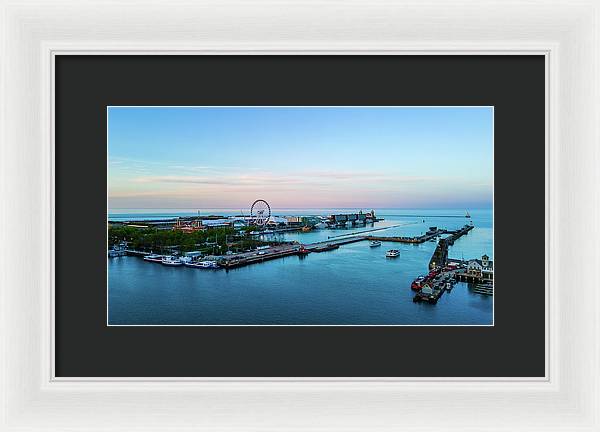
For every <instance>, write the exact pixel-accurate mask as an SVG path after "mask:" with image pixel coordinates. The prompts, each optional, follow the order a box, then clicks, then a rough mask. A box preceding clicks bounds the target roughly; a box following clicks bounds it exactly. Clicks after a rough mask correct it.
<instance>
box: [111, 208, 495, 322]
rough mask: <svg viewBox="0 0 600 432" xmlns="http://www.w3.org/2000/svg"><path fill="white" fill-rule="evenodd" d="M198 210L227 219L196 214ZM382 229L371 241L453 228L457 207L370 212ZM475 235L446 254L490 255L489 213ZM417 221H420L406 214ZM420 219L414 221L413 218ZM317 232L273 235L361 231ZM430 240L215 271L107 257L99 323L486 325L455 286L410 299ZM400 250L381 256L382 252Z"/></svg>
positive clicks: (485, 300) (458, 221) (478, 220)
mask: <svg viewBox="0 0 600 432" xmlns="http://www.w3.org/2000/svg"><path fill="white" fill-rule="evenodd" d="M333 210H334V209H327V210H314V209H312V210H287V211H283V210H282V211H274V212H273V213H274V214H281V215H283V214H288V215H291V214H330V213H331V212H332V211H333ZM203 213H204V214H209V213H218V214H236V213H238V212H235V211H234V212H231V211H229V212H228V211H216V210H215V211H212V210H211V211H205V212H203ZM376 213H377V215H378V216H379V217H384V218H385V221H383V222H378V223H375V224H374V226H373V228H381V227H389V226H393V225H399V224H401V225H402V226H399V227H396V228H389V229H386V230H383V231H378V232H375V233H374V234H377V235H381V236H392V235H408V236H413V235H418V234H420V233H422V232H424V231H426V230H427V228H428V227H429V226H438V227H441V228H448V229H455V228H459V227H461V226H463V225H464V224H465V223H466V221H467V219H465V218H464V217H442V216H447V215H455V216H464V210H456V211H453V210H385V209H383V210H379V211H377V210H376ZM470 213H471V216H472V220H473V223H474V225H475V229H473V230H472V231H471V232H470V233H469V234H468V235H467V236H464V237H462V238H461V239H459V240H458V241H457V242H456V243H455V245H454V246H453V247H451V248H450V257H453V258H462V257H464V258H465V259H468V258H479V257H481V255H483V254H484V253H485V254H487V255H489V256H490V257H493V244H492V242H493V234H492V212H491V210H473V211H470ZM183 214H190V215H193V214H197V213H196V212H195V211H189V212H185V211H181V210H179V211H168V210H165V211H161V212H154V213H152V212H149V211H147V210H146V211H138V212H137V213H135V214H132V213H125V212H123V213H120V214H117V213H114V214H113V213H111V214H110V215H109V219H111V220H115V219H116V218H117V217H121V218H123V219H125V218H133V219H140V218H141V215H143V217H146V218H157V216H162V217H173V216H176V215H183ZM414 215H422V216H424V217H416V216H414ZM423 220H424V222H423ZM369 228H370V227H366V228H365V227H360V228H353V229H347V230H340V229H337V230H318V231H312V232H309V233H289V234H286V235H281V236H278V237H277V238H281V239H285V240H298V241H300V242H302V243H312V242H315V241H320V240H326V239H327V238H328V237H331V236H337V235H340V234H344V233H352V232H358V231H363V230H365V229H369ZM435 245H436V244H435V243H433V242H426V243H423V244H421V245H404V244H399V243H387V244H386V243H384V244H383V245H382V246H381V247H379V248H370V247H369V244H368V242H357V243H353V244H348V245H344V246H341V247H340V248H339V249H337V250H334V251H330V252H325V253H320V254H318V253H312V254H310V255H308V256H306V257H304V258H300V257H297V256H293V257H287V258H282V259H276V260H273V261H267V262H265V263H261V264H254V265H250V266H247V267H242V268H238V269H233V270H229V271H225V270H199V269H190V268H169V267H165V266H163V265H160V264H154V263H147V262H144V261H143V260H142V259H140V258H137V257H119V258H111V259H109V260H108V286H109V288H108V292H109V313H108V315H109V324H159V325H160V324H329V325H351V324H363V325H365V324H366V325H389V324H393V325H406V324H410V325H432V324H434V325H448V324H452V325H461V324H471V325H472V324H477V325H490V324H492V323H493V297H488V296H482V295H479V294H474V293H473V292H472V291H471V289H470V287H469V286H468V285H467V284H465V283H458V284H457V285H455V287H454V289H453V290H452V291H451V292H446V293H445V294H444V295H443V296H442V297H441V299H440V301H439V302H438V303H437V304H436V305H429V304H421V303H413V302H412V297H413V295H414V293H413V291H411V289H410V283H411V282H412V280H413V279H414V278H415V277H416V276H417V275H419V274H423V273H425V272H426V271H427V265H428V263H429V259H430V258H431V254H432V253H433V250H434V249H435ZM391 248H394V249H400V257H399V258H396V259H388V258H386V257H385V251H386V250H387V249H391Z"/></svg>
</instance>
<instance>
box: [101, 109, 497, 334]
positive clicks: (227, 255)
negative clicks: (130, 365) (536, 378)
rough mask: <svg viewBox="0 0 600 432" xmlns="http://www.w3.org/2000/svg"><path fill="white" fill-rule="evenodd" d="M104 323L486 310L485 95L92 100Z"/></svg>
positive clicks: (468, 322)
mask: <svg viewBox="0 0 600 432" xmlns="http://www.w3.org/2000/svg"><path fill="white" fill-rule="evenodd" d="M106 116H107V152H108V163H107V311H106V317H107V325H108V326H493V325H494V107H493V106H108V107H107V108H106Z"/></svg>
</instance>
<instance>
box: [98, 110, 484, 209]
mask: <svg viewBox="0 0 600 432" xmlns="http://www.w3.org/2000/svg"><path fill="white" fill-rule="evenodd" d="M108 151H109V191H108V195H109V208H111V209H118V208H149V209H150V208H198V209H201V208H232V209H239V208H245V207H247V206H248V205H249V203H251V202H252V201H253V200H254V199H257V198H263V199H266V200H267V201H269V202H270V203H271V204H272V206H273V207H275V208H319V207H322V208H333V207H356V208H371V207H373V208H489V207H491V205H492V190H493V109H492V108H491V107H475V108H454V107H449V108H435V107H423V108H408V107H385V108H384V107H382V108H369V107H358V108H350V107H332V108H319V107H316V108H311V107H305V108H296V107H293V108H285V107H275V108H260V107H250V108H242V107H240V108H218V107H214V108H204V107H183V108H175V107H173V108H163V107H160V108H141V107H110V108H108Z"/></svg>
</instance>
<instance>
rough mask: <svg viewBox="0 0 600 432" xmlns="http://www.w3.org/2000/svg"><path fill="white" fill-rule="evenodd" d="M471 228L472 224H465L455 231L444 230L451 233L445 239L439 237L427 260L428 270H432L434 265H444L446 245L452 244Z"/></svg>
mask: <svg viewBox="0 0 600 432" xmlns="http://www.w3.org/2000/svg"><path fill="white" fill-rule="evenodd" d="M472 229H473V225H465V226H464V227H462V228H461V229H459V230H456V231H446V232H447V233H451V235H450V236H449V237H447V238H445V239H440V241H439V242H438V244H437V247H436V248H435V251H433V255H432V256H431V260H429V270H433V269H434V268H436V267H444V266H445V265H446V264H447V263H448V246H452V245H453V244H454V242H455V241H456V240H458V239H459V238H461V237H462V236H464V235H466V234H468V233H469V231H471V230H472Z"/></svg>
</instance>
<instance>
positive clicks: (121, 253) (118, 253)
mask: <svg viewBox="0 0 600 432" xmlns="http://www.w3.org/2000/svg"><path fill="white" fill-rule="evenodd" d="M125 255H127V253H126V252H125V251H124V250H122V249H117V248H116V247H115V248H113V249H109V251H108V256H109V257H110V258H115V257H120V256H125Z"/></svg>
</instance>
